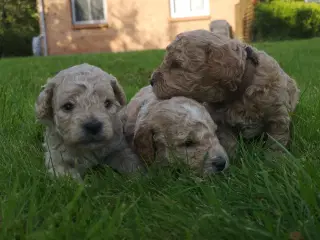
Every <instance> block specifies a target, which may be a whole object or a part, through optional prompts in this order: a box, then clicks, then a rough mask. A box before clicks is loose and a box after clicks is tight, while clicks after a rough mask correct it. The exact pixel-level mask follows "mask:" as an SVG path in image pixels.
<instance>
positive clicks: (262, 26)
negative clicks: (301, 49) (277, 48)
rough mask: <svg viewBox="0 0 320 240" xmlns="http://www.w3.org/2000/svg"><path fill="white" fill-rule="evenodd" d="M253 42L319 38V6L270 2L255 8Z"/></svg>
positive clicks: (315, 4)
mask: <svg viewBox="0 0 320 240" xmlns="http://www.w3.org/2000/svg"><path fill="white" fill-rule="evenodd" d="M252 31H253V39H254V40H258V41H259V40H283V39H293V38H295V39H299V38H310V37H317V36H320V4H317V3H304V2H284V1H272V2H271V3H260V4H258V5H257V6H256V8H255V20H254V22H253V29H252Z"/></svg>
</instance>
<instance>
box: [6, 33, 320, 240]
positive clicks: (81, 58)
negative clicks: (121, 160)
mask: <svg viewBox="0 0 320 240" xmlns="http://www.w3.org/2000/svg"><path fill="white" fill-rule="evenodd" d="M256 46H257V47H259V48H261V49H264V50H265V51H267V52H268V53H270V54H271V55H273V56H274V57H275V58H276V59H277V60H278V61H279V62H280V64H281V65H282V67H283V68H284V69H285V70H286V71H287V72H288V73H289V74H290V75H291V76H293V77H294V78H295V79H296V80H297V82H298V84H299V86H300V88H301V90H302V94H301V101H300V104H299V106H298V109H297V112H296V113H295V114H294V116H293V118H294V129H295V131H294V140H293V145H292V150H291V154H288V155H287V156H283V157H278V158H274V159H270V158H268V159H265V158H264V157H263V156H264V155H263V154H262V149H261V148H260V147H259V146H252V145H243V146H242V148H241V152H240V154H239V156H238V157H237V159H236V161H234V162H233V164H232V166H231V167H230V169H229V171H227V172H226V173H225V174H223V175H222V174H219V175H215V176H212V177H210V178H209V179H203V180H200V179H199V178H197V177H196V176H195V175H194V174H193V173H192V172H190V171H189V170H188V169H187V168H182V169H180V172H178V171H176V168H175V167H172V168H170V169H156V168H153V169H151V170H150V173H149V174H148V175H147V176H137V177H135V178H130V177H128V176H121V175H119V174H116V173H114V172H113V171H111V170H108V169H107V170H106V171H105V172H103V173H101V174H92V175H91V176H90V178H89V179H88V181H90V182H91V187H83V186H79V185H77V184H76V183H74V182H73V181H66V180H56V181H53V180H51V179H50V178H49V176H47V175H46V172H45V170H44V166H43V165H44V164H43V150H42V147H41V141H42V131H43V127H42V126H40V125H39V124H37V123H36V121H35V117H34V102H35V99H36V97H37V96H38V93H39V91H40V87H41V85H43V84H44V83H45V81H46V79H47V78H48V77H50V76H52V75H53V74H55V73H56V72H57V71H59V70H61V69H63V68H67V67H70V66H72V65H75V64H79V63H83V62H87V63H90V64H93V65H96V66H99V67H101V68H103V69H104V70H106V71H107V72H109V73H112V74H113V75H115V76H116V77H117V78H118V79H119V81H120V82H121V84H122V85H123V87H124V88H125V90H126V93H127V96H128V99H130V98H131V97H132V96H133V95H134V93H135V92H136V91H137V90H138V89H139V88H140V87H142V86H144V85H146V84H148V78H149V76H150V74H151V72H152V70H153V69H154V68H155V67H156V66H157V64H159V63H160V62H161V58H162V56H163V51H145V52H132V53H118V54H88V55H77V56H59V57H47V58H16V59H4V60H0V201H1V215H0V217H1V220H0V237H1V239H55V240H56V239H161V240H164V239H246V240H247V239H259V240H260V239H289V238H290V234H291V235H292V234H296V235H297V234H299V233H300V234H301V235H302V236H303V238H304V239H319V236H320V189H319V187H320V172H319V169H320V161H319V158H320V146H319V145H320V120H319V119H320V92H319V91H320V67H319V66H320V57H319V56H320V47H319V46H320V39H311V40H302V41H288V42H275V43H260V44H258V45H256ZM292 239H294V238H292ZM296 239H298V238H296Z"/></svg>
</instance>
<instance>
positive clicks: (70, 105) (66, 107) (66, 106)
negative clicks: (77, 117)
mask: <svg viewBox="0 0 320 240" xmlns="http://www.w3.org/2000/svg"><path fill="white" fill-rule="evenodd" d="M73 108H74V104H73V103H71V102H67V103H66V104H64V105H63V106H62V109H63V110H65V111H66V112H70V111H72V109H73Z"/></svg>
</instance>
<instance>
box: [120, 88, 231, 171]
mask: <svg viewBox="0 0 320 240" xmlns="http://www.w3.org/2000/svg"><path fill="white" fill-rule="evenodd" d="M126 111H127V114H126V124H125V128H124V129H125V135H126V137H127V139H128V141H130V142H132V147H133V149H134V150H135V151H136V152H137V154H138V155H139V156H141V158H142V159H143V160H144V161H145V162H146V164H151V163H154V162H157V163H160V164H164V165H166V164H168V163H170V162H171V161H172V160H174V159H175V157H177V158H178V159H181V160H182V161H186V162H185V163H186V164H188V165H189V166H190V167H191V168H194V169H196V170H197V171H198V172H200V173H203V174H208V173H213V172H218V171H222V170H224V169H226V168H228V166H229V159H228V156H227V153H226V152H225V150H224V148H223V147H222V146H221V144H220V143H219V139H218V138H217V135H216V130H217V126H216V125H215V123H214V122H213V121H212V118H211V117H210V114H209V113H208V111H207V110H206V109H205V107H204V106H202V105H201V104H200V103H198V102H197V101H195V100H192V99H189V98H185V97H173V98H171V99H169V100H163V101H160V100H158V99H157V98H156V97H155V95H154V93H153V92H152V88H151V86H146V87H143V88H142V89H140V91H139V92H138V93H137V94H136V95H135V96H134V97H133V98H132V100H131V101H130V102H129V104H128V105H127V108H126ZM170 154H173V156H171V155H170Z"/></svg>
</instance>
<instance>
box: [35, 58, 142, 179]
mask: <svg viewBox="0 0 320 240" xmlns="http://www.w3.org/2000/svg"><path fill="white" fill-rule="evenodd" d="M125 104H126V96H125V93H124V91H123V89H122V87H121V86H120V84H119V83H118V81H117V79H116V78H115V77H114V76H112V75H110V74H108V73H106V72H104V71H103V70H101V69H100V68H98V67H95V66H92V65H89V64H80V65H76V66H73V67H70V68H67V69H64V70H62V71H60V72H59V73H58V74H56V75H55V76H54V77H53V78H51V79H48V81H47V83H46V85H45V86H44V89H43V90H42V91H41V92H40V94H39V96H38V98H37V101H36V104H35V110H36V118H37V120H38V121H39V122H41V123H42V124H44V125H45V126H46V131H45V136H44V144H43V145H44V147H45V149H46V153H45V166H46V168H47V169H48V171H49V173H51V174H53V175H57V176H62V175H69V174H70V175H71V176H72V177H73V178H75V179H77V180H80V181H82V179H83V176H84V174H85V173H86V170H88V168H91V167H94V166H97V165H99V164H107V165H109V166H110V167H112V168H114V169H115V170H117V171H119V172H132V171H135V170H137V169H140V168H141V162H140V160H139V158H138V157H137V156H136V154H134V153H133V152H132V150H131V149H130V148H129V147H128V145H127V142H126V141H125V137H124V135H123V124H122V122H121V120H120V115H119V111H120V109H121V108H122V107H123V106H124V105H125Z"/></svg>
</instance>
